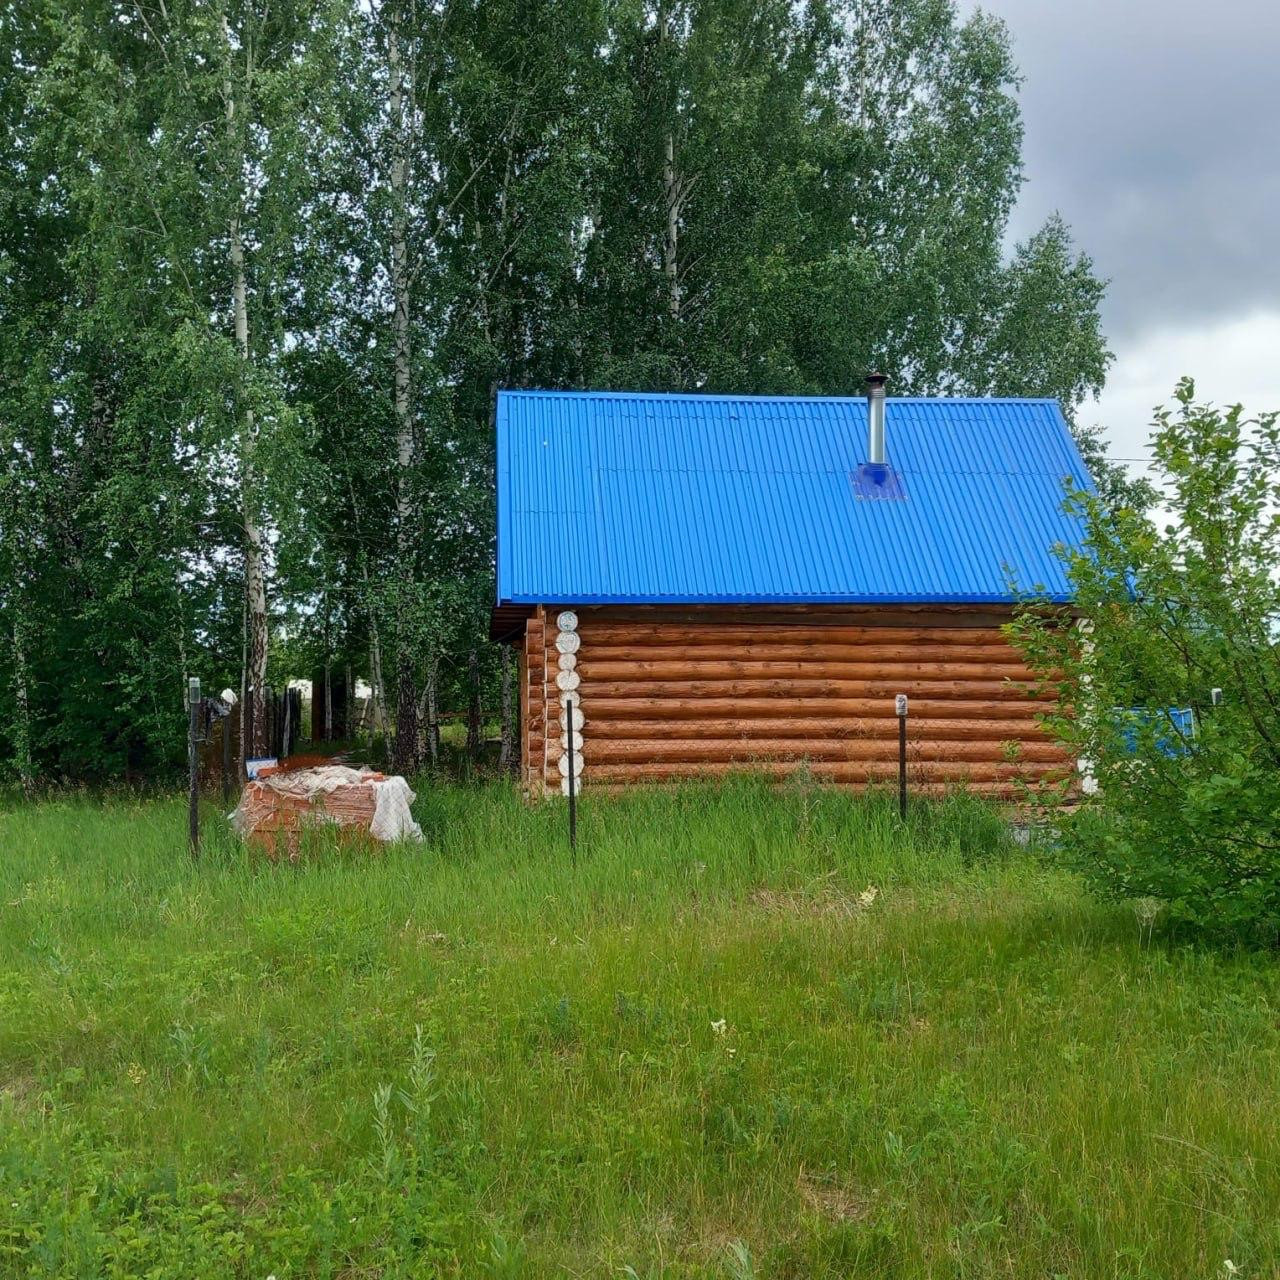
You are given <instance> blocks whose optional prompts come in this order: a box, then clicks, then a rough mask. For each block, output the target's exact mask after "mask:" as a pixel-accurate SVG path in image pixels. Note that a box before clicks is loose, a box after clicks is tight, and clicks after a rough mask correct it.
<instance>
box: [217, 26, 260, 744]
mask: <svg viewBox="0 0 1280 1280" xmlns="http://www.w3.org/2000/svg"><path fill="white" fill-rule="evenodd" d="M222 36H223V39H224V40H225V41H226V45H227V67H228V72H227V80H226V86H225V89H224V98H225V106H226V121H227V141H228V143H229V144H230V148H229V152H230V155H231V157H232V159H233V160H236V158H237V157H240V152H239V146H238V144H237V142H236V127H237V126H236V97H235V86H234V84H233V83H232V78H231V72H230V67H231V60H232V58H233V57H234V53H235V51H234V49H233V47H232V44H231V29H230V27H229V26H228V24H227V18H226V15H225V14H223V16H222ZM243 168H244V164H243V158H242V157H240V158H239V160H238V161H237V163H236V165H235V173H234V175H233V181H234V182H235V184H236V203H235V210H234V212H233V213H232V215H231V224H230V227H229V231H230V241H231V255H230V256H231V276H232V295H233V304H234V308H235V329H236V349H237V350H238V351H239V353H240V359H241V361H242V363H243V364H244V367H245V371H246V374H247V373H248V371H249V365H250V362H251V357H250V347H249V301H248V286H247V282H246V275H245V252H244V235H243V232H242V229H241V216H242V208H243V206H242V199H241V186H240V183H241V173H242V170H243ZM246 382H247V378H246ZM254 444H255V426H254V418H253V408H252V405H251V404H250V402H249V400H248V397H247V396H246V399H245V408H244V413H243V416H242V419H241V427H240V500H241V504H242V510H243V520H244V580H245V592H246V609H247V614H248V654H247V661H246V664H245V685H246V687H247V689H252V690H253V691H254V694H255V702H261V700H262V696H263V694H264V692H265V687H266V679H267V584H266V572H265V568H264V563H263V550H262V530H261V529H260V528H259V527H258V513H257V504H256V502H255V487H256V486H255V483H254V471H253V453H254ZM246 691H247V690H246ZM255 710H256V708H255ZM265 719H266V717H265V716H263V715H260V714H256V715H255V716H254V719H253V730H252V737H253V740H252V741H251V742H246V743H245V751H246V753H249V754H253V755H262V754H264V753H265V749H266V736H265V733H264V728H265Z"/></svg>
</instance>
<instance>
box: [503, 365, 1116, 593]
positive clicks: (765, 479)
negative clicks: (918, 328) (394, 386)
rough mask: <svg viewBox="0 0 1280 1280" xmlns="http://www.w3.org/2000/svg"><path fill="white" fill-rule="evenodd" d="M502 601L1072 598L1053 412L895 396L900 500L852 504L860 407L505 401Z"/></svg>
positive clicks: (891, 444)
mask: <svg viewBox="0 0 1280 1280" xmlns="http://www.w3.org/2000/svg"><path fill="white" fill-rule="evenodd" d="M497 433H498V441H497V444H498V455H497V460H498V600H499V602H500V603H512V604H535V603H540V602H550V601H555V602H566V603H581V604H592V603H595V604H623V603H629V604H640V603H654V604H657V603H734V602H748V603H767V602H774V603H777V602H793V603H803V602H818V601H826V602H836V603H857V602H886V603H887V602H904V603H905V602H933V603H942V602H975V603H977V602H987V603H990V602H1004V601H1009V600H1011V599H1013V598H1014V595H1015V591H1014V589H1013V588H1012V587H1011V582H1012V583H1016V585H1017V589H1018V590H1021V591H1026V590H1032V589H1035V590H1041V591H1044V592H1045V593H1047V594H1048V595H1049V596H1051V597H1053V598H1055V599H1059V600H1065V599H1067V598H1069V586H1068V583H1067V580H1066V577H1065V575H1064V573H1063V568H1062V564H1061V562H1060V561H1059V560H1058V559H1057V557H1056V556H1055V555H1054V554H1053V548H1054V546H1055V545H1057V544H1061V543H1064V542H1065V543H1070V544H1075V543H1078V542H1079V540H1080V536H1081V530H1080V527H1079V524H1078V522H1077V521H1076V520H1075V519H1073V518H1071V517H1068V516H1066V515H1065V514H1063V511H1062V504H1063V498H1064V481H1065V480H1066V479H1067V478H1068V477H1069V478H1070V479H1071V481H1073V482H1074V483H1075V484H1076V485H1079V486H1083V487H1086V488H1091V487H1092V485H1091V481H1090V479H1089V475H1088V472H1087V471H1086V470H1085V466H1084V463H1083V462H1082V461H1081V458H1080V453H1079V451H1078V449H1077V448H1076V445H1075V442H1074V440H1073V439H1072V438H1071V433H1070V431H1069V430H1068V428H1067V424H1066V422H1065V420H1064V419H1063V417H1062V412H1061V410H1060V409H1059V407H1058V404H1057V402H1056V401H1053V400H1033V399H1019V400H995V399H988V400H966V399H896V398H890V399H889V401H888V403H887V407H886V437H887V454H888V462H889V465H890V466H891V467H892V468H893V470H894V472H895V473H896V475H897V478H898V480H899V481H900V484H901V488H902V490H903V491H904V494H905V496H903V497H901V498H897V499H886V500H878V501H869V500H867V499H865V498H859V497H858V496H857V487H858V486H857V484H856V482H855V477H856V473H857V471H858V467H859V465H860V464H861V463H863V462H864V461H865V460H866V440H867V408H866V401H865V400H864V399H862V398H850V399H818V398H794V397H791V398H786V397H755V396H710V395H706V396H704V395H654V394H638V393H636V394H633V393H625V392H561V391H501V392H499V393H498V405H497Z"/></svg>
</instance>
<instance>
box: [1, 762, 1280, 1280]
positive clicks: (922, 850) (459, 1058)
mask: <svg viewBox="0 0 1280 1280" xmlns="http://www.w3.org/2000/svg"><path fill="white" fill-rule="evenodd" d="M416 814H417V817H418V819H419V821H420V822H421V823H422V825H423V827H424V830H425V832H426V835H427V843H426V845H425V846H422V847H418V846H405V847H394V848H390V849H388V850H386V851H385V852H383V853H381V854H379V855H377V856H374V857H368V856H359V855H355V854H353V853H349V852H343V851H341V850H338V849H334V848H332V847H329V846H327V845H326V843H325V842H324V841H323V840H319V839H318V840H317V841H316V843H315V845H314V847H311V848H309V849H308V850H307V851H306V856H305V857H304V859H303V861H302V862H301V863H300V864H299V865H297V866H273V865H270V864H268V863H265V862H262V861H260V860H256V859H254V858H252V857H250V856H249V855H247V854H246V853H245V851H244V850H243V849H242V848H241V847H240V846H238V845H237V844H235V843H234V842H233V841H231V840H230V838H229V837H228V836H227V834H226V832H225V829H224V828H222V827H221V825H220V823H219V821H218V819H217V817H216V815H213V814H210V815H209V816H208V819H207V821H206V840H205V856H204V858H203V860H202V861H201V863H200V864H199V865H198V866H193V865H192V864H191V862H190V860H189V859H188V858H187V857H186V855H185V851H184V846H183V838H184V835H183V833H184V822H183V810H182V804H181V802H180V801H178V800H155V799H148V800H123V799H122V800H116V801H107V802H100V801H92V800H89V799H85V798H80V799H74V798H73V799H63V800H50V801H48V802H45V803H41V804H39V805H35V806H30V807H16V808H12V809H11V810H10V811H9V812H6V813H4V814H3V815H0V1272H5V1271H7V1273H9V1274H15V1275H65V1276H80V1275H85V1276H88V1275H95V1276H96V1275H108V1274H117V1275H135V1274H154V1275H174V1276H179V1275H202V1276H203V1275H210V1276H216V1275H231V1276H245V1277H249V1276H254V1277H263V1276H266V1275H268V1274H275V1275H276V1276H278V1277H283V1276H284V1275H286V1274H306V1275H312V1274H314V1275H347V1276H354V1275H436V1274H440V1275H459V1276H472V1275H478V1274H492V1275H505V1276H518V1275H523V1276H543V1275H560V1274H568V1275H592V1276H595V1275H600V1276H606V1275H617V1276H625V1275H632V1274H634V1275H636V1276H672V1277H677V1276H679V1277H685V1276H742V1275H756V1276H762V1277H763V1276H778V1277H801V1276H831V1277H835V1276H848V1275H859V1276H861V1275H869V1276H875V1275H881V1276H895V1277H899V1276H989V1275H1010V1276H1052V1275H1069V1276H1073V1277H1080V1276H1099V1277H1101V1276H1108V1277H1113V1276H1115V1277H1119V1276H1123V1277H1133V1278H1135V1280H1136V1278H1138V1277H1153V1278H1154V1277H1169V1276H1179V1277H1181V1276H1205V1277H1208V1276H1220V1275H1225V1274H1227V1273H1228V1269H1227V1267H1226V1263H1227V1260H1230V1262H1231V1265H1232V1266H1234V1267H1236V1268H1238V1269H1239V1273H1240V1274H1244V1275H1255V1276H1262V1275H1271V1274H1275V1273H1276V1271H1277V1268H1280V1227H1278V1226H1277V1223H1278V1222H1280V1213H1278V1212H1277V1211H1278V1210H1280V1171H1278V1170H1277V1167H1276V1164H1275V1158H1274V1155H1273V1153H1274V1152H1275V1151H1276V1150H1278V1149H1280V1145H1278V1143H1277V1139H1278V1138H1280V1107H1278V1106H1277V1103H1276V1099H1275V1096H1274V1081H1275V1079H1276V1067H1277V1049H1278V1046H1280V1031H1278V1030H1277V1007H1278V1005H1280V989H1278V985H1277V980H1276V973H1275V970H1274V967H1273V964H1272V962H1271V960H1270V959H1269V957H1266V956H1259V955H1243V954H1242V955H1224V954H1220V953H1214V952H1210V951H1198V950H1194V949H1190V948H1179V947H1176V946H1173V945H1170V944H1168V943H1165V942H1162V941H1161V940H1160V939H1159V938H1158V937H1157V938H1156V939H1154V940H1152V939H1151V937H1150V934H1149V931H1148V930H1147V929H1146V928H1145V927H1144V926H1143V924H1142V922H1141V921H1139V920H1137V919H1136V918H1135V916H1134V914H1133V912H1132V911H1131V910H1120V909H1118V908H1109V907H1103V906H1099V905H1098V904H1096V903H1094V902H1091V901H1089V900H1087V899H1086V898H1084V897H1083V896H1082V895H1081V893H1080V892H1079V890H1078V888H1077V886H1076V885H1075V883H1074V882H1073V881H1072V880H1071V879H1069V878H1068V877H1066V876H1065V875H1062V874H1060V873H1058V872H1056V871H1054V870H1053V869H1052V868H1051V867H1050V866H1048V865H1046V864H1045V863H1044V862H1043V861H1042V860H1040V859H1039V858H1037V857H1036V856H1034V855H1032V854H1028V853H1025V852H1023V851H1021V850H1019V849H1018V848H1017V847H1016V846H1015V845H1014V844H1013V842H1012V841H1011V840H1010V838H1009V835H1008V832H1007V830H1006V828H1005V826H1004V824H1003V823H1002V822H1001V821H1000V819H999V818H998V817H997V816H996V815H994V814H993V813H992V812H991V811H989V810H988V809H986V808H984V807H983V806H981V805H980V804H977V803H976V802H973V801H971V800H968V799H966V798H964V797H961V796H956V797H952V798H949V799H948V800H946V801H944V802H940V803H936V804H923V803H922V804H918V805H916V806H915V807H914V808H913V810H912V813H911V816H910V821H909V822H908V823H907V824H906V825H905V826H904V825H903V824H901V823H899V821H898V819H897V814H896V809H895V806H894V803H893V801H892V799H891V798H889V797H880V796H870V797H865V798H862V799H854V798H851V797H848V796H844V795H840V794H837V793H834V792H830V791H825V790H822V789H819V788H814V787H812V786H809V785H807V784H806V783H805V782H804V781H803V780H799V781H797V782H796V783H794V784H793V785H791V786H789V787H787V788H784V789H782V790H780V791H779V790H776V789H771V788H769V787H767V786H764V785H761V784H758V783H756V782H754V781H752V780H749V779H742V780H735V781H733V782H730V783H729V784H727V785H725V786H724V787H722V788H688V789H683V790H678V791H667V792H644V791H637V792H633V793H630V794H626V795H620V796H617V797H610V798H607V799H602V798H595V797H592V796H590V795H588V797H587V800H586V802H585V803H584V804H583V806H582V813H581V823H580V844H579V850H578V854H577V857H576V859H575V858H574V857H572V856H571V854H570V852H569V850H568V848H567V842H566V839H565V820H564V810H563V808H562V807H561V806H558V805H554V804H548V805H544V806H533V807H531V806H528V805H526V804H525V803H524V802H523V801H522V800H521V799H520V798H519V796H518V795H517V794H516V793H515V792H514V791H512V790H510V789H507V788H503V787H499V786H494V785H487V786H475V787H460V786H453V787H439V788H432V787H426V786H424V787H423V788H422V790H421V795H420V799H419V802H418V805H417V807H416Z"/></svg>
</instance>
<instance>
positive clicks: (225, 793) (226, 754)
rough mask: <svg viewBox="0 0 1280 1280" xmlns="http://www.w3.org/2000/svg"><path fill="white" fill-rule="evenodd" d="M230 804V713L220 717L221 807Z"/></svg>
mask: <svg viewBox="0 0 1280 1280" xmlns="http://www.w3.org/2000/svg"><path fill="white" fill-rule="evenodd" d="M230 803H231V712H230V711H228V712H227V714H226V715H225V716H223V717H222V807H223V808H224V809H225V808H226V806H227V805H229V804H230Z"/></svg>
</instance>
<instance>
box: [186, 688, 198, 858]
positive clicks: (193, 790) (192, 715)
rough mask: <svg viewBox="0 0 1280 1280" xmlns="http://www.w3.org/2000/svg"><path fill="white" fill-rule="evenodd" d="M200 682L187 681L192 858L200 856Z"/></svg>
mask: <svg viewBox="0 0 1280 1280" xmlns="http://www.w3.org/2000/svg"><path fill="white" fill-rule="evenodd" d="M199 733H200V681H199V679H198V678H197V677H195V676H192V677H191V678H190V679H189V680H188V681H187V839H188V841H189V843H190V846H191V856H192V857H193V858H198V857H199V856H200V752H199V750H198V748H197V745H196V744H197V740H198V737H199Z"/></svg>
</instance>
